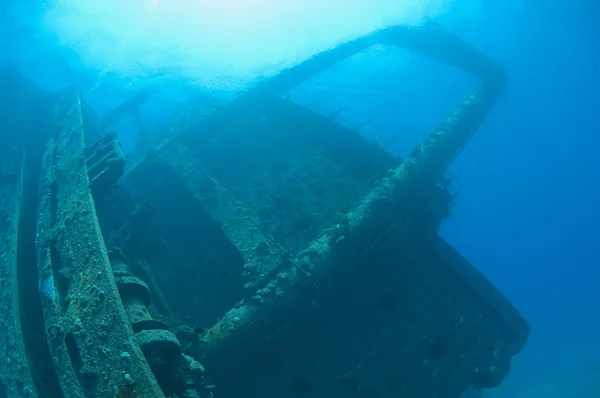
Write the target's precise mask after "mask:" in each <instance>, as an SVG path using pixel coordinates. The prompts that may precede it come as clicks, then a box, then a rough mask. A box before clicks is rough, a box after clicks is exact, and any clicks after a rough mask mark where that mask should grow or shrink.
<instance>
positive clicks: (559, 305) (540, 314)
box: [0, 0, 600, 398]
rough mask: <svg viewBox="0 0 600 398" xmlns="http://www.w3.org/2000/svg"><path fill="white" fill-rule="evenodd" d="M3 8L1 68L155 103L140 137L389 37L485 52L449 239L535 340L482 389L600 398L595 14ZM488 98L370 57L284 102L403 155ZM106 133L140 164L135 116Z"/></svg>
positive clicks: (102, 106) (144, 4) (585, 5)
mask: <svg viewBox="0 0 600 398" xmlns="http://www.w3.org/2000/svg"><path fill="white" fill-rule="evenodd" d="M0 7H1V8H0V48H2V51H1V52H0V69H4V68H5V67H8V66H9V65H11V64H14V65H15V66H16V67H17V69H18V70H19V71H20V72H21V73H22V74H23V75H24V76H25V77H27V78H28V79H30V80H31V81H33V82H34V83H35V84H36V85H38V86H40V87H42V88H44V89H47V90H52V91H56V90H61V89H63V88H65V87H67V86H69V85H71V84H76V85H77V86H78V87H79V88H80V89H81V93H82V96H83V99H84V100H85V102H86V103H87V104H89V105H90V106H91V108H93V110H94V111H95V112H96V114H98V115H107V114H109V113H110V111H111V109H114V108H115V107H116V106H118V105H119V104H121V103H124V102H127V101H130V100H132V99H134V100H135V99H136V98H138V97H136V96H139V95H140V93H149V96H148V98H147V101H146V100H145V99H144V102H143V103H142V104H141V105H140V119H141V120H142V121H143V122H144V124H156V123H162V122H165V121H167V120H169V118H171V117H172V116H173V115H175V114H176V113H177V111H178V109H180V108H181V107H182V106H184V105H186V104H188V103H189V102H190V101H192V100H198V101H201V102H202V104H204V105H206V104H208V105H210V106H213V105H214V106H220V105H221V104H223V103H226V102H227V101H229V100H231V99H232V98H235V97H236V96H237V95H238V94H239V93H242V92H244V91H245V90H248V89H250V88H253V87H256V86H257V85H258V84H259V83H260V82H263V81H265V80H266V79H268V78H269V77H272V76H274V75H276V74H277V73H278V72H280V71H282V70H283V69H285V68H289V67H291V66H293V65H296V64H298V63H299V62H301V61H303V60H305V59H307V58H309V57H310V56H312V55H314V54H316V53H319V52H321V51H324V50H327V49H329V48H332V47H334V46H335V45H337V44H340V43H342V42H344V41H347V40H350V39H354V38H357V37H359V36H361V35H364V34H367V33H369V32H372V31H374V30H377V29H380V28H384V27H387V26H390V25H397V24H401V25H412V24H421V23H431V24H436V25H439V26H441V27H443V29H445V30H447V31H448V32H450V33H452V34H455V35H457V36H458V37H460V38H461V39H463V40H465V41H466V42H468V43H470V44H472V45H474V46H475V47H476V48H477V49H479V50H481V51H482V52H483V53H485V54H487V55H489V56H490V57H491V58H493V59H494V60H495V61H497V62H498V63H499V64H502V65H504V66H505V67H506V70H507V73H508V86H507V89H506V91H505V93H504V94H503V96H502V97H501V98H500V99H499V101H498V102H497V103H496V104H495V106H494V108H493V110H492V111H491V113H490V114H489V116H488V117H487V119H486V120H485V122H484V123H483V125H481V127H480V128H479V130H478V131H477V133H476V134H475V135H474V137H473V138H472V139H471V141H470V142H469V144H468V145H467V146H466V147H465V149H464V150H463V151H462V152H461V153H460V155H459V156H458V157H457V159H456V160H455V162H454V163H453V164H452V165H451V166H450V168H449V170H448V173H447V174H448V176H449V177H451V178H452V179H454V180H455V184H457V185H458V186H459V192H457V195H456V197H455V198H454V207H453V209H452V217H450V218H449V219H448V220H446V221H444V223H443V224H442V226H441V228H440V235H441V236H442V237H443V238H445V239H446V240H447V241H448V242H449V243H450V244H452V245H453V246H454V247H455V248H456V249H457V250H458V251H459V252H460V253H461V254H462V255H463V256H465V257H466V258H467V259H468V260H469V261H470V262H471V263H473V264H474V265H475V266H476V267H477V268H478V270H479V271H481V272H482V273H483V274H484V275H485V276H486V277H487V278H488V279H489V280H490V281H491V282H492V283H493V284H494V285H495V286H496V288H498V290H499V291H500V292H501V293H502V294H503V295H505V296H506V297H507V298H508V300H510V302H511V303H512V304H513V305H514V306H515V307H516V308H517V309H518V311H519V312H520V313H521V314H522V315H523V317H524V318H525V319H526V320H527V321H528V322H529V323H530V324H531V335H530V336H529V340H528V342H527V345H526V347H525V349H524V350H523V352H521V353H520V354H518V355H517V356H515V358H514V359H513V360H512V368H511V371H510V373H509V374H508V376H507V377H506V379H505V380H504V382H503V383H502V385H501V386H500V387H498V388H496V389H489V390H487V389H486V390H483V391H481V392H473V393H472V394H474V395H473V396H481V397H484V398H600V310H599V306H600V289H599V288H598V287H599V286H600V243H598V241H599V240H600V232H599V229H598V225H600V184H599V182H600V156H598V148H599V147H600V134H599V133H600V131H599V127H598V126H600V111H599V108H600V100H599V99H598V93H599V92H600V25H598V23H597V19H598V18H597V16H599V15H600V3H598V2H595V1H592V0H577V1H572V2H565V1H559V0H548V1H541V0H531V1H525V0H505V1H497V0H330V1H326V0H323V1H318V0H304V1H301V0H198V1H190V0H188V1H185V0H169V1H168V0H130V1H127V0H122V1H117V0H104V1H100V0H72V1H68V0H60V1H50V0H44V1H37V2H34V1H25V0H20V1H17V0H5V1H4V2H3V3H2V5H1V6H0ZM476 87H477V80H476V79H474V78H473V77H471V76H469V75H467V74H465V73H463V72H461V71H459V70H457V69H455V68H453V67H450V66H447V65H443V64H441V63H437V62H433V61H431V60H429V59H425V58H424V57H418V56H415V55H413V54H412V53H410V52H409V51H405V50H400V49H396V48H388V47H385V46H375V47H372V48H369V49H368V50H366V51H364V52H362V53H360V54H356V55H354V56H352V57H350V58H349V59H346V60H345V61H343V62H341V63H340V64H338V65H335V66H334V67H332V68H330V69H328V70H326V71H325V72H323V73H321V74H319V75H317V76H315V77H313V78H311V79H310V80H308V81H307V82H304V83H302V84H301V85H299V86H297V87H295V88H294V89H292V90H291V91H290V92H289V93H286V96H287V97H288V98H289V99H291V100H292V101H294V102H296V103H298V104H301V105H303V106H305V107H307V108H308V109H310V110H312V111H314V112H317V113H320V114H324V115H334V116H332V117H333V118H335V119H336V121H337V122H338V123H340V124H342V125H344V126H346V127H349V128H358V127H360V131H361V134H362V135H363V136H364V137H365V138H367V139H368V140H369V141H371V142H373V143H375V144H377V145H378V146H381V147H384V148H386V149H387V150H389V151H391V152H392V153H394V154H395V155H398V156H402V157H406V156H407V155H408V154H410V151H411V150H412V148H413V147H414V146H415V145H417V144H418V143H420V142H421V141H422V140H424V139H425V138H426V136H427V132H428V131H431V130H432V129H434V128H435V127H436V126H437V125H438V124H439V123H440V122H442V121H443V120H444V119H445V118H446V117H448V116H449V115H450V114H452V112H453V111H454V110H455V109H456V108H457V106H459V105H460V104H461V102H462V101H463V100H464V98H465V97H466V96H468V95H469V94H470V93H472V92H473V90H474V89H475V88H476ZM0 95H2V94H1V93H0ZM0 111H1V110H0ZM363 126H364V127H363ZM0 127H1V126H0ZM111 129H114V130H115V131H116V133H117V135H118V137H119V140H120V142H121V143H122V146H123V150H124V152H126V153H135V150H136V146H138V145H139V142H140V134H141V133H140V132H139V131H138V130H137V127H136V125H135V123H134V122H133V121H132V120H130V119H128V118H124V119H123V120H118V121H116V122H115V123H114V125H112V126H111ZM397 131H403V132H406V134H403V135H401V136H398V135H397V134H396V132H397ZM343 150H344V148H340V151H343ZM431 398H434V397H431ZM465 398H467V397H466V396H465Z"/></svg>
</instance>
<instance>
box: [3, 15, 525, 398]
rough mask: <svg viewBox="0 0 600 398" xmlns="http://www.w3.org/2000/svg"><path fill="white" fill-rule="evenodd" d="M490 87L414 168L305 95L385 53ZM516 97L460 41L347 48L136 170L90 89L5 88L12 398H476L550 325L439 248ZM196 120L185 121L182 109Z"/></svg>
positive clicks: (250, 94)
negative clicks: (482, 130)
mask: <svg viewBox="0 0 600 398" xmlns="http://www.w3.org/2000/svg"><path fill="white" fill-rule="evenodd" d="M376 44H379V45H387V46H400V47H403V48H406V49H408V50H410V51H414V52H418V53H422V54H425V55H427V56H429V57H432V58H434V59H437V60H439V61H442V62H445V63H447V64H449V65H451V66H453V67H456V68H459V69H461V70H464V71H466V72H469V73H471V74H473V75H475V76H476V77H478V78H479V79H480V80H481V84H480V86H479V87H478V88H477V90H476V91H475V92H473V93H472V94H471V95H470V96H469V97H468V98H466V99H465V101H464V102H463V103H462V105H460V107H459V108H458V109H456V111H455V112H454V113H453V114H451V115H449V117H448V118H447V120H446V121H444V122H443V123H442V124H440V125H439V126H438V127H437V128H436V129H434V130H433V131H431V132H430V133H429V135H428V136H427V138H426V140H425V141H424V142H422V143H420V144H419V145H416V146H415V147H414V149H413V150H412V152H411V153H410V154H409V156H407V157H405V158H403V159H400V158H398V157H397V156H394V155H392V154H390V153H389V152H387V151H386V150H385V149H383V148H381V147H379V146H377V145H375V144H373V143H371V142H368V141H367V140H365V139H364V138H363V137H362V136H361V134H360V133H359V132H357V131H355V130H352V129H348V128H346V127H344V126H342V125H340V124H339V123H336V121H335V120H334V119H333V118H328V117H325V116H323V115H320V114H317V113H315V112H312V111H311V110H309V109H307V108H305V107H302V106H300V105H298V104H296V103H293V102H291V101H289V100H287V99H286V98H285V97H284V96H283V94H284V93H286V92H287V91H288V90H290V89H292V88H293V87H294V86H296V85H298V84H300V83H301V82H303V81H305V80H307V79H309V78H310V77H312V76H315V75H317V74H319V73H321V72H322V71H324V70H325V69H327V68H329V67H331V66H333V65H335V64H337V63H339V62H340V61H342V60H344V59H346V58H348V57H350V56H352V55H353V54H356V53H358V52H361V51H363V50H365V49H367V48H369V47H370V46H373V45H376ZM506 84H507V74H506V71H505V69H504V68H503V67H502V66H501V65H499V64H497V63H496V62H495V61H494V60H492V59H491V58H489V57H488V56H487V55H485V54H483V53H481V52H479V51H478V50H477V49H475V48H473V47H472V46H470V45H469V44H468V43H466V42H464V41H463V40H461V39H460V38H458V37H456V36H453V35H451V34H449V33H447V32H446V31H444V30H443V29H441V28H439V27H437V26H433V25H430V24H426V25H423V26H410V27H405V26H396V27H390V28H386V29H383V30H379V31H376V32H374V33H372V34H369V35H366V36H363V37H359V38H357V39H355V40H352V41H349V42H346V43H343V44H341V45H339V46H336V47H335V48H332V49H330V50H327V51H325V52H323V53H319V54H316V55H315V56H313V57H311V58H310V59H308V60H306V61H305V62H302V63H300V64H298V65H296V66H294V67H291V68H289V69H286V70H283V71H282V72H280V73H279V74H277V75H276V76H274V77H272V78H270V79H267V80H265V81H263V82H262V83H260V84H258V85H257V86H255V87H253V88H251V89H249V90H247V91H245V92H243V93H241V94H240V95H238V96H237V97H235V98H233V99H231V100H230V101H227V102H225V103H222V104H218V105H216V106H214V107H211V108H206V107H195V106H194V104H190V106H188V107H186V108H185V109H184V110H182V112H180V113H179V117H178V118H177V119H174V120H172V121H170V122H169V123H166V124H164V125H162V126H160V131H162V134H155V135H153V137H155V139H154V140H152V141H151V142H148V143H147V144H146V145H140V147H139V148H138V149H136V150H135V151H134V153H132V154H131V155H130V156H128V157H125V156H124V155H123V152H122V150H121V147H120V145H119V142H118V140H117V136H116V134H115V133H113V132H110V125H111V123H113V122H114V120H117V119H119V118H120V117H124V116H127V115H132V116H133V117H134V118H135V121H136V125H138V127H139V128H140V129H141V128H142V127H143V128H144V129H148V128H150V127H149V126H145V125H143V120H140V117H139V114H138V113H137V111H136V107H137V106H139V105H140V104H142V103H143V101H145V99H146V95H147V94H146V93H140V95H139V96H138V97H136V98H135V99H134V100H133V101H131V102H130V103H128V104H124V105H122V106H120V107H117V108H115V110H114V112H112V113H110V114H109V115H107V116H105V117H103V118H102V117H98V116H97V115H95V114H94V112H93V110H91V109H89V107H88V106H87V105H86V104H85V102H84V101H83V99H82V97H81V95H80V93H79V91H78V89H77V88H75V87H71V88H68V89H66V90H65V91H64V92H61V93H54V92H46V91H43V90H40V89H38V88H36V87H35V86H34V85H32V84H31V83H29V82H28V81H27V80H25V79H23V78H22V77H21V76H20V75H19V73H18V72H17V71H16V70H15V69H14V68H9V69H7V70H5V71H4V72H2V73H1V74H0V87H1V91H0V92H1V93H2V95H0V98H1V99H0V100H1V101H2V103H0V107H1V109H2V113H1V114H0V126H1V127H0V128H1V131H0V140H1V141H2V142H1V143H0V160H1V167H2V169H1V173H0V178H2V181H1V182H0V294H1V295H2V296H1V299H0V342H1V345H0V347H2V353H1V354H0V358H1V359H0V396H6V397H52V398H54V397H59V398H60V397H68V398H76V397H77V398H81V397H157V398H160V397H173V398H175V397H177V398H192V397H213V396H214V397H225V398H229V397H231V398H238V397H244V398H250V397H261V398H281V397H290V396H302V397H307V398H311V397H315V398H320V397H323V398H325V397H364V398H388V397H390V398H391V397H411V398H458V397H459V396H460V395H461V394H462V393H463V391H465V390H466V389H467V388H468V387H469V386H472V387H474V388H476V389H484V388H494V387H497V386H499V385H500V384H501V383H502V381H503V380H504V378H505V376H506V375H507V373H508V372H509V368H510V362H511V359H512V358H513V356H515V355H516V354H518V353H519V352H520V351H521V350H522V349H523V347H524V345H525V343H526V341H527V338H528V335H529V325H528V323H527V322H526V321H525V320H524V319H523V318H522V317H521V316H520V314H519V313H518V311H517V310H516V309H515V308H514V307H513V306H512V305H511V304H510V302H508V301H507V300H506V299H505V298H504V297H503V296H502V295H501V294H500V293H499V292H498V291H497V290H496V289H495V288H494V286H493V285H492V284H491V283H490V282H488V281H487V280H486V279H485V278H484V277H483V276H482V275H481V274H480V273H479V272H478V271H477V270H476V269H475V268H474V267H473V266H472V265H471V264H470V263H469V262H468V261H467V260H466V259H465V258H464V257H463V256H461V254H460V253H458V252H457V251H456V250H455V249H454V248H452V247H451V246H450V245H449V244H448V243H447V242H445V241H444V239H442V238H441V237H440V236H439V235H438V229H439V226H440V224H441V223H442V221H443V220H444V219H445V218H447V217H449V216H450V207H451V206H452V202H453V199H454V198H453V193H452V192H451V191H450V189H449V187H448V186H447V185H446V184H444V179H445V172H446V170H447V168H448V166H449V165H450V164H451V162H452V161H453V160H454V159H455V158H456V156H457V155H458V154H459V153H460V151H461V150H462V148H463V147H464V146H465V145H466V144H467V143H468V142H469V139H470V138H471V137H472V136H473V134H474V133H475V132H476V130H477V129H478V127H479V126H480V125H481V123H482V122H483V121H484V119H485V118H486V115H487V114H488V112H489V111H490V109H491V108H492V107H493V106H494V103H495V101H496V100H497V98H498V97H499V96H500V95H501V94H502V93H503V90H504V89H505V86H506ZM181 115H183V116H181Z"/></svg>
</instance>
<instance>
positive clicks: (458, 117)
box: [181, 25, 507, 374]
mask: <svg viewBox="0 0 600 398" xmlns="http://www.w3.org/2000/svg"><path fill="white" fill-rule="evenodd" d="M374 44H386V45H395V46H401V47H405V48H407V49H410V50H413V51H416V52H419V53H422V54H426V55H428V56H430V57H433V58H435V59H438V60H440V61H443V62H446V63H448V64H450V65H452V66H455V67H457V68H460V69H462V70H464V71H467V72H470V73H472V74H474V75H476V76H477V77H479V78H480V79H481V80H482V85H481V87H480V88H479V89H478V90H477V91H476V92H475V93H473V94H472V95H471V96H470V97H469V98H468V99H467V100H466V101H465V102H464V103H463V104H462V105H461V106H460V107H459V108H458V109H457V110H456V112H454V114H453V115H451V116H450V117H449V118H448V119H447V120H446V121H445V122H444V123H442V124H441V125H440V126H439V127H438V128H437V129H435V130H434V131H432V132H431V133H430V134H429V136H428V138H427V140H426V141H425V142H424V143H422V144H420V145H417V146H416V147H415V148H414V150H413V151H412V153H411V154H410V156H409V157H408V158H407V159H405V160H404V162H403V163H402V164H401V165H400V166H399V167H398V168H396V169H392V170H390V171H389V172H388V173H387V175H386V177H385V178H383V180H381V181H380V183H379V184H377V187H376V188H375V189H373V191H372V192H371V193H370V194H369V195H367V196H366V197H365V198H364V200H362V201H361V202H360V203H358V204H357V205H356V206H355V207H354V208H353V209H352V210H351V211H350V212H349V213H348V214H346V215H345V217H344V219H343V220H342V221H341V222H340V223H339V224H336V225H333V226H331V227H330V228H327V229H326V230H324V231H323V232H322V234H321V235H320V236H319V237H318V238H317V239H315V240H314V241H313V242H312V243H310V244H309V245H308V247H307V248H306V249H305V250H303V251H301V252H300V253H298V254H297V255H296V256H295V257H294V258H290V261H289V262H288V266H287V269H281V268H280V269H279V271H280V272H279V275H280V276H281V275H285V277H274V278H273V279H272V280H270V281H266V282H265V286H268V289H262V290H261V291H260V294H256V295H255V296H254V297H253V298H251V299H245V300H244V301H243V302H242V303H240V305H238V306H236V307H235V308H233V309H231V310H230V311H229V312H228V313H227V314H226V316H224V317H223V318H222V319H221V320H220V321H219V322H218V323H216V324H215V325H214V326H212V327H211V328H209V330H208V333H207V336H208V342H209V343H208V347H207V351H206V355H205V358H204V361H203V363H205V364H206V366H207V369H210V372H214V373H215V374H219V372H221V371H225V370H226V367H231V366H235V364H236V363H239V361H243V360H244V359H246V358H247V357H248V356H249V355H251V354H252V353H253V352H255V351H256V350H258V349H260V347H261V346H262V345H263V344H264V343H265V342H266V341H268V340H269V338H270V337H271V336H274V335H276V334H277V333H279V331H280V330H281V329H282V328H283V327H285V325H286V324H287V323H288V322H290V319H293V318H295V316H296V314H299V313H301V312H302V311H303V309H304V308H305V307H306V306H310V305H311V303H314V297H319V296H320V295H322V294H324V293H326V292H327V291H328V289H329V286H330V285H331V283H332V278H335V277H336V275H338V274H339V273H343V272H344V270H345V269H347V267H348V265H349V264H353V263H356V262H357V261H358V259H360V258H362V257H363V256H364V255H365V253H366V252H368V251H369V249H370V247H372V246H373V245H374V243H375V242H377V241H378V239H379V238H381V236H382V235H383V234H385V233H386V231H387V230H388V229H389V228H390V226H391V225H393V224H394V220H398V218H399V217H400V215H401V214H403V213H405V212H407V211H409V210H410V209H411V208H412V207H411V206H412V204H411V203H412V202H411V201H414V200H415V198H416V197H418V195H419V191H420V190H421V189H422V188H423V187H424V186H431V185H433V184H436V183H438V182H440V181H441V180H442V179H443V174H444V171H445V170H446V168H447V166H448V165H449V164H450V163H451V162H452V161H453V159H454V158H455V157H456V156H457V154H458V153H459V152H460V150H461V149H462V148H463V147H464V146H465V145H466V143H467V142H468V141H469V139H470V138H471V136H472V134H473V133H474V132H475V131H476V129H477V128H478V127H479V126H480V124H481V123H482V122H483V120H484V119H485V117H486V115H487V113H488V112H489V110H490V109H491V108H492V106H493V104H494V102H495V101H496V99H497V98H498V96H499V95H500V94H501V93H502V91H503V90H504V88H505V85H506V81H507V79H506V73H505V70H504V68H503V67H501V66H500V65H498V64H496V63H495V62H494V61H493V60H492V59H490V58H489V57H488V56H486V55H484V54H482V53H481V52H479V51H477V50H476V49H475V48H473V47H472V46H470V45H469V44H467V43H465V42H464V41H462V40H461V39H459V38H457V37H455V36H453V35H450V34H448V33H446V32H445V31H443V30H442V29H440V28H438V27H436V26H433V25H426V26H416V27H404V26H398V27H391V28H388V29H383V30H380V31H377V32H375V33H373V34H370V35H367V36H364V37H361V38H358V39H356V40H353V41H351V42H348V43H345V44H342V45H340V46H337V47H335V48H334V49H332V50H329V51H326V52H324V53H321V54H318V55H316V56H314V57H313V58H311V59H309V60H307V61H305V62H303V63H301V64H299V65H297V66H295V67H293V68H290V69H288V70H285V71H283V72H281V73H280V74H279V75H277V76H276V77H274V78H272V79H270V80H269V81H267V82H265V83H263V84H262V86H259V87H256V88H254V89H253V90H250V91H248V92H247V93H245V94H242V95H241V96H240V97H238V98H237V99H236V100H235V101H233V102H231V103H230V104H228V105H227V106H225V107H224V108H222V109H220V110H219V111H218V112H215V113H214V114H213V115H209V116H208V117H207V118H205V119H203V120H202V121H201V122H199V125H198V126H192V127H191V128H190V132H194V131H198V130H202V131H209V132H211V131H212V132H214V134H219V133H220V132H221V129H219V128H218V127H219V126H220V125H221V124H222V123H224V122H225V121H226V120H228V118H227V115H229V116H231V117H240V115H243V114H244V110H245V109H246V108H250V106H249V105H250V104H252V103H256V102H257V101H261V99H269V98H273V97H275V96H278V95H280V94H282V93H284V92H286V91H287V90H289V89H291V88H292V87H294V86H295V85H297V84H299V83H300V82H302V81H304V80H306V79H308V78H310V77H311V76H314V75H316V74H318V73H319V72H321V71H323V70H324V69H326V68H328V67H330V66H332V65H334V64H336V63H337V62H340V61H341V60H343V59H345V58H347V57H349V56H351V55H353V54H355V53H357V52H359V51H362V50H363V49H365V48H367V47H369V46H371V45H374ZM207 126H209V127H210V128H206V127H207ZM210 140H211V136H210V133H208V135H207V134H202V135H200V134H193V133H190V134H183V137H182V138H181V142H183V143H184V144H185V145H186V146H188V147H194V146H198V145H200V146H201V145H202V143H203V142H208V141H210ZM409 232H410V231H409ZM409 232H407V233H409ZM261 287H264V286H261Z"/></svg>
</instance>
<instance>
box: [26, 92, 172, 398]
mask: <svg viewBox="0 0 600 398" xmlns="http://www.w3.org/2000/svg"><path fill="white" fill-rule="evenodd" d="M55 120H56V126H55V127H54V132H55V133H54V134H53V136H52V137H50V138H49V139H48V140H47V142H46V148H47V150H46V152H45V154H44V157H43V164H42V176H41V179H40V204H39V208H38V211H39V213H38V222H37V236H36V242H35V243H36V248H37V254H38V267H39V283H40V292H41V296H42V305H43V308H44V317H45V322H46V334H47V336H46V337H47V339H48V344H49V348H50V352H51V357H52V361H53V365H54V368H55V369H56V371H57V373H58V374H59V375H60V377H59V381H60V386H61V389H62V391H63V393H64V395H65V396H68V397H76V396H81V397H83V396H86V397H87V396H96V397H114V396H148V397H162V396H164V395H163V394H162V392H161V389H160V387H159V385H158V384H157V382H156V379H155V378H154V376H153V374H152V372H151V370H150V368H149V367H148V364H147V362H146V361H145V360H144V356H143V353H142V351H141V350H140V348H139V346H138V345H137V344H135V340H134V334H133V332H132V330H131V327H130V326H129V322H128V318H127V314H126V313H125V310H124V309H123V305H122V304H121V297H120V296H119V292H118V290H117V286H116V284H115V281H114V278H113V276H112V271H111V264H110V261H109V258H108V255H107V251H106V248H105V245H104V240H103V237H102V234H101V232H100V228H99V226H98V220H97V218H96V210H95V206H94V200H93V197H92V191H91V187H90V179H89V176H88V172H87V171H88V170H87V167H86V153H85V145H84V131H83V122H82V115H81V104H80V100H79V97H78V95H77V93H76V90H68V91H67V92H65V94H64V96H63V98H62V99H61V101H60V102H59V104H58V106H57V108H56V115H55ZM135 394H137V395H135Z"/></svg>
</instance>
